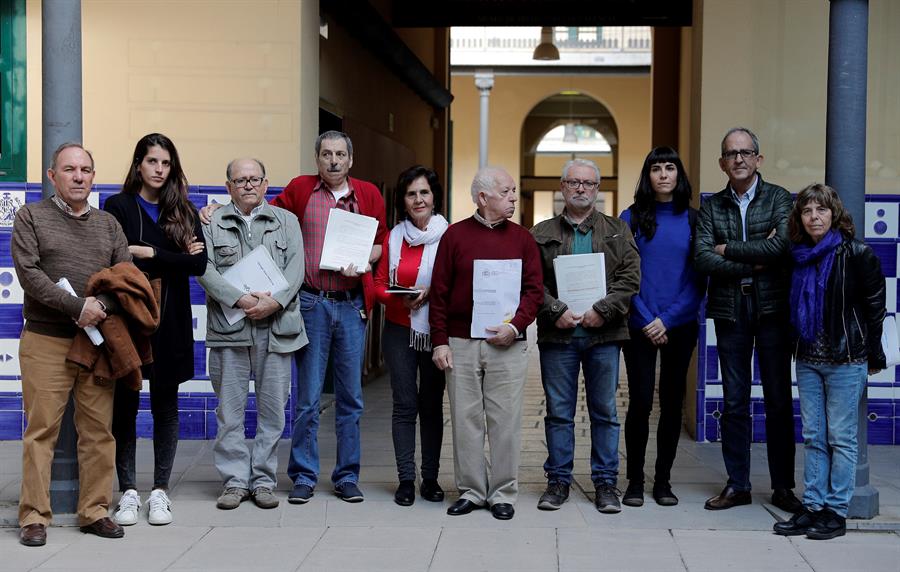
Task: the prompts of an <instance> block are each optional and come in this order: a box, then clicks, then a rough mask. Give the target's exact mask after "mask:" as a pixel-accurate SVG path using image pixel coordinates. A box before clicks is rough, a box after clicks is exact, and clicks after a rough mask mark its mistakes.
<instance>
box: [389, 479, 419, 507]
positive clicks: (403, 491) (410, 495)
mask: <svg viewBox="0 0 900 572" xmlns="http://www.w3.org/2000/svg"><path fill="white" fill-rule="evenodd" d="M394 502H395V503H397V504H399V505H400V506H412V503H414V502H416V483H415V482H414V481H400V486H398V487H397V492H395V493H394Z"/></svg>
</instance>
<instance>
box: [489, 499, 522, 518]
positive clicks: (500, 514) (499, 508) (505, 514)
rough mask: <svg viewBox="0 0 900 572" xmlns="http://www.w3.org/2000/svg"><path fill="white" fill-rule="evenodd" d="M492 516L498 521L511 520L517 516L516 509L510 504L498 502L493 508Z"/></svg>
mask: <svg viewBox="0 0 900 572" xmlns="http://www.w3.org/2000/svg"><path fill="white" fill-rule="evenodd" d="M491 514H492V515H494V518H496V519H497V520H510V519H511V518H512V517H513V516H514V515H515V514H516V509H515V508H513V505H511V504H509V503H508V502H498V503H497V504H495V505H493V506H491Z"/></svg>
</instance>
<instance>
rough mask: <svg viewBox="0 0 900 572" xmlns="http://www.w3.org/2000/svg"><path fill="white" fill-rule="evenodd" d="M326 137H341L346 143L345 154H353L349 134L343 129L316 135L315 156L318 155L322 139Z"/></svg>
mask: <svg viewBox="0 0 900 572" xmlns="http://www.w3.org/2000/svg"><path fill="white" fill-rule="evenodd" d="M326 139H343V140H344V141H345V142H346V143H347V155H349V156H351V157H352V156H353V142H352V141H350V136H349V135H347V134H346V133H344V132H343V131H326V132H325V133H322V134H321V135H319V136H318V137H316V157H318V156H319V150H320V149H321V148H322V141H324V140H326Z"/></svg>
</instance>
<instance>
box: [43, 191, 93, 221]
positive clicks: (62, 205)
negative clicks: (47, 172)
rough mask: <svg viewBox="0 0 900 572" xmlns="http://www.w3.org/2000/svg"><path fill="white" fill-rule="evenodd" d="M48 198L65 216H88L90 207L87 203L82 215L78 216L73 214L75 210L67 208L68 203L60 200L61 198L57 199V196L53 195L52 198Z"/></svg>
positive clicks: (75, 213)
mask: <svg viewBox="0 0 900 572" xmlns="http://www.w3.org/2000/svg"><path fill="white" fill-rule="evenodd" d="M50 198H51V199H52V200H53V203H54V204H55V205H56V206H58V207H59V209H60V210H61V211H62V212H64V213H66V214H67V215H70V216H84V215H86V214H88V213H89V212H91V205H90V203H88V204H87V205H86V207H85V209H84V212H82V213H80V214H79V213H77V212H75V209H73V208H72V207H70V206H69V203H67V202H66V201H64V200H62V199H61V198H59V196H58V195H53V196H52V197H50Z"/></svg>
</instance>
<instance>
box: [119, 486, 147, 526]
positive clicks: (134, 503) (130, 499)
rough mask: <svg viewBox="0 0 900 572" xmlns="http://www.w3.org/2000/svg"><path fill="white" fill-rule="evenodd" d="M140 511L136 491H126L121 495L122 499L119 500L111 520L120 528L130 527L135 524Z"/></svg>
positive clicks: (139, 500) (139, 499)
mask: <svg viewBox="0 0 900 572" xmlns="http://www.w3.org/2000/svg"><path fill="white" fill-rule="evenodd" d="M140 511H141V497H140V496H138V494H137V491H136V490H134V489H128V490H127V491H125V492H124V493H122V498H120V499H119V505H118V506H117V507H116V512H115V514H113V520H114V521H116V523H117V524H119V525H120V526H131V525H132V524H137V521H138V513H139V512H140Z"/></svg>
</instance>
